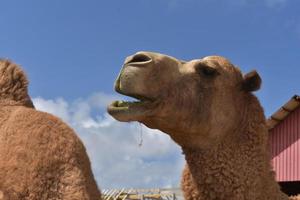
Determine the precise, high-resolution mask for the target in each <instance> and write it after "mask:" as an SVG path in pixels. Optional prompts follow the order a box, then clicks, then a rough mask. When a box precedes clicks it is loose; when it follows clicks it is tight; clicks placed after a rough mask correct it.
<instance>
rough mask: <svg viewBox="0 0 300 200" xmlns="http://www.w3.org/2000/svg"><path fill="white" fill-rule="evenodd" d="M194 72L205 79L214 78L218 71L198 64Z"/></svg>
mask: <svg viewBox="0 0 300 200" xmlns="http://www.w3.org/2000/svg"><path fill="white" fill-rule="evenodd" d="M196 71H197V72H198V73H199V74H201V75H204V76H206V77H214V76H216V75H217V74H218V71H217V70H216V69H215V68H212V67H209V66H206V65H203V64H200V65H198V66H197V67H196Z"/></svg>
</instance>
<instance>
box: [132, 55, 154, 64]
mask: <svg viewBox="0 0 300 200" xmlns="http://www.w3.org/2000/svg"><path fill="white" fill-rule="evenodd" d="M151 61H152V58H151V57H150V56H147V55H145V54H141V53H140V54H136V55H134V56H133V57H132V58H131V59H130V60H129V61H128V62H127V64H128V63H137V64H138V63H141V64H142V63H148V62H151Z"/></svg>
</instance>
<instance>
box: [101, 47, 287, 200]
mask: <svg viewBox="0 0 300 200" xmlns="http://www.w3.org/2000/svg"><path fill="white" fill-rule="evenodd" d="M260 85H261V78H260V76H259V74H258V73H257V72H256V71H251V72H249V73H247V74H245V75H243V74H242V73H241V71H240V70H239V69H238V68H237V67H235V66H234V65H233V64H231V62H230V61H229V60H228V59H226V58H224V57H220V56H207V57H204V58H201V59H195V60H191V61H183V60H179V59H176V58H174V57H171V56H167V55H163V54H159V53H154V52H143V51H142V52H137V53H136V54H134V55H132V56H129V57H127V58H126V60H125V63H124V66H123V68H122V70H121V72H120V74H119V76H118V78H117V80H116V82H115V90H116V91H117V92H118V93H120V94H123V95H126V96H130V97H133V98H135V99H137V100H136V101H132V102H130V101H127V102H126V101H114V102H112V103H111V104H110V105H109V106H108V108H107V110H108V113H109V114H110V115H111V116H113V117H114V118H115V119H116V120H119V121H121V122H130V121H138V122H141V123H143V124H145V125H146V126H147V127H149V128H153V129H159V130H161V131H163V132H164V133H166V134H168V135H169V136H170V137H171V138H172V139H173V140H174V141H175V142H176V143H177V144H179V145H180V146H181V148H182V151H183V153H184V155H185V159H186V166H185V168H184V171H183V175H182V181H181V187H182V190H183V192H184V197H185V199H186V200H216V199H217V200H229V199H230V200H286V199H288V196H287V195H286V194H284V193H283V192H281V190H280V188H279V186H278V184H277V182H276V181H275V178H274V177H275V176H274V172H273V171H272V167H271V164H270V155H269V151H268V147H267V142H268V139H267V137H268V129H267V127H266V119H265V116H264V111H263V108H262V107H261V105H260V103H259V101H258V99H257V98H256V97H255V95H254V94H253V92H254V91H257V90H258V89H259V88H260Z"/></svg>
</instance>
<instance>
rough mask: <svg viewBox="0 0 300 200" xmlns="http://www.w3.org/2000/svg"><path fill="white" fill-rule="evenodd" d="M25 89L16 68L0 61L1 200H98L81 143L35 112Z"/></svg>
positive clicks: (25, 82) (63, 126)
mask: <svg viewBox="0 0 300 200" xmlns="http://www.w3.org/2000/svg"><path fill="white" fill-rule="evenodd" d="M27 86H28V80H27V78H26V76H25V74H24V73H23V71H22V70H21V69H20V68H19V67H18V66H17V65H15V64H13V63H12V62H10V61H8V60H0V179H1V181H0V199H1V200H61V199H66V200H93V199H94V200H96V199H97V200H98V199H100V198H101V197H100V191H99V190H98V188H97V185H96V182H95V180H94V177H93V174H92V171H91V166H90V161H89V158H88V156H87V154H86V150H85V148H84V146H83V144H82V142H81V141H80V139H79V138H78V137H77V136H76V134H75V133H74V131H73V130H72V129H71V128H70V127H68V126H67V125H66V124H65V123H63V122H62V121H61V120H60V119H58V118H57V117H54V116H52V115H50V114H47V113H44V112H39V111H36V110H35V109H34V107H33V104H32V102H31V100H30V97H29V95H28V92H27Z"/></svg>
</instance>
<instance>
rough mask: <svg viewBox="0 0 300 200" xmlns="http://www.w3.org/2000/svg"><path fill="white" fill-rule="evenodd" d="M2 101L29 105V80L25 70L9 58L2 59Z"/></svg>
mask: <svg viewBox="0 0 300 200" xmlns="http://www.w3.org/2000/svg"><path fill="white" fill-rule="evenodd" d="M0 101H1V102H6V103H9V104H11V103H12V102H17V103H19V104H23V105H26V106H28V105H29V104H31V103H30V102H31V100H30V98H29V96H28V80H27V77H26V75H25V73H24V72H23V70H22V69H21V68H20V67H19V66H18V65H17V64H15V63H13V62H12V61H10V60H7V59H0Z"/></svg>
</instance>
